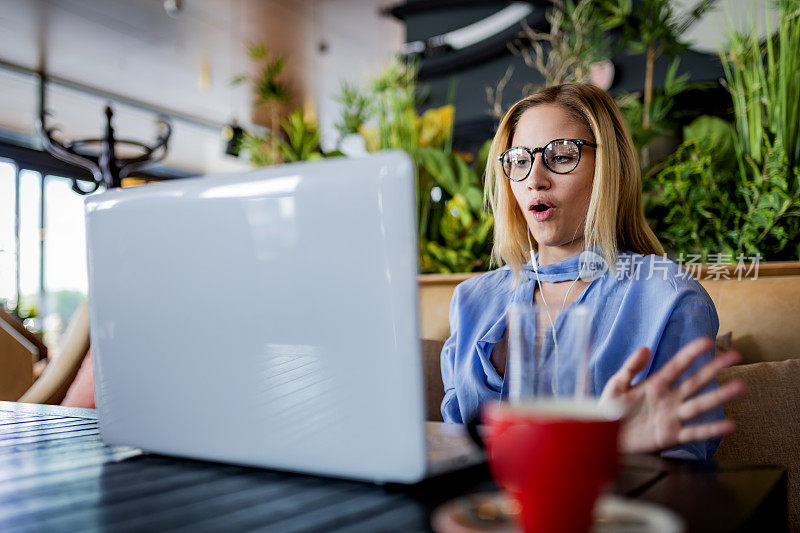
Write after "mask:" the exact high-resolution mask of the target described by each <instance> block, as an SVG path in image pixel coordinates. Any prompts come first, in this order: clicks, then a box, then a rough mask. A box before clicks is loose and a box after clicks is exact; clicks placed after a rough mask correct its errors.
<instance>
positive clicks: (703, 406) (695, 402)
mask: <svg viewBox="0 0 800 533" xmlns="http://www.w3.org/2000/svg"><path fill="white" fill-rule="evenodd" d="M744 390H745V385H744V382H743V381H732V382H731V383H728V384H726V385H724V386H722V387H720V388H718V389H715V390H712V391H709V392H706V393H705V394H701V395H700V396H697V397H696V398H692V399H691V400H688V401H686V402H684V403H682V404H681V406H680V407H679V408H678V413H677V414H678V419H679V420H680V421H681V422H684V423H686V422H689V421H690V420H693V419H695V418H697V417H698V416H700V415H702V414H704V413H707V412H709V411H711V410H712V409H716V408H717V407H719V406H721V405H722V404H723V403H725V402H727V401H729V400H732V399H733V398H736V397H737V396H739V395H741V394H742V393H744ZM684 429H686V428H684Z"/></svg>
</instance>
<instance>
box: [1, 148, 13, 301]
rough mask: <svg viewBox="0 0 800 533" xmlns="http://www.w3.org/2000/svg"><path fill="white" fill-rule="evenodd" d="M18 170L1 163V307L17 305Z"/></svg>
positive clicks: (8, 164) (9, 164)
mask: <svg viewBox="0 0 800 533" xmlns="http://www.w3.org/2000/svg"><path fill="white" fill-rule="evenodd" d="M16 182H17V169H16V168H15V167H14V165H12V164H11V163H7V162H4V161H0V305H1V304H2V303H3V302H6V305H7V306H9V307H15V306H16V305H17V260H16V253H17V250H16V242H17V239H16V232H15V230H14V226H15V224H16V222H15V219H16V205H17V183H16Z"/></svg>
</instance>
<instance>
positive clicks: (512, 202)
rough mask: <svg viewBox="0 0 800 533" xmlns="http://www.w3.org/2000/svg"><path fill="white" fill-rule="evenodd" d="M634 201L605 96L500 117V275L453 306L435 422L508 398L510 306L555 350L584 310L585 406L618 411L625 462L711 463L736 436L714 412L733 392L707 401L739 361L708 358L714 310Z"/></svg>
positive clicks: (574, 87)
mask: <svg viewBox="0 0 800 533" xmlns="http://www.w3.org/2000/svg"><path fill="white" fill-rule="evenodd" d="M641 194H642V186H641V173H640V170H639V166H638V161H637V157H636V152H635V150H634V146H633V141H632V139H631V136H630V133H629V131H628V128H627V125H626V124H625V121H624V119H623V118H622V115H621V113H620V111H619V108H618V107H617V105H616V104H615V102H614V100H613V99H612V98H611V97H609V96H608V94H606V93H605V92H604V91H602V90H600V89H598V88H596V87H594V86H591V85H580V84H564V85H560V86H556V87H550V88H547V89H544V90H542V91H540V92H538V93H536V94H534V95H532V96H529V97H527V98H524V99H523V100H520V101H519V102H517V103H516V104H514V105H513V106H512V107H511V109H510V110H509V111H508V113H506V115H505V117H504V118H503V120H502V121H501V122H500V126H499V129H498V131H497V134H496V135H495V137H494V140H493V142H492V147H491V151H490V155H489V164H488V165H487V170H486V191H485V196H486V200H487V204H489V205H490V206H491V208H492V211H493V213H494V217H495V226H494V249H493V256H494V259H495V260H496V261H497V263H498V264H499V265H505V266H503V267H502V268H499V269H497V270H494V271H490V272H487V273H485V274H483V275H481V276H478V277H475V278H472V279H470V280H468V281H465V282H464V283H461V284H460V285H459V286H458V287H456V290H455V292H454V294H453V299H452V301H451V305H450V332H451V335H450V338H449V339H448V340H447V341H446V342H445V345H444V348H443V350H442V378H443V381H444V388H445V397H444V400H443V402H442V416H443V417H444V420H445V421H446V422H465V421H467V420H468V419H470V418H472V417H474V416H476V415H477V413H478V411H479V406H480V404H481V403H482V402H484V401H486V400H489V399H498V398H500V397H501V396H503V395H504V394H505V393H506V392H505V391H506V390H507V383H506V379H505V377H506V373H505V368H506V367H505V362H506V351H507V345H508V333H507V330H506V312H507V309H508V307H509V305H510V304H511V303H514V302H526V303H531V302H533V303H535V304H537V306H541V307H546V309H547V310H548V311H549V314H550V317H551V319H552V320H553V322H552V325H551V327H552V328H555V329H556V332H557V335H556V337H558V336H562V335H563V331H561V329H563V328H564V327H565V326H564V325H563V323H560V321H559V318H558V315H559V313H560V312H561V311H562V310H565V309H568V308H569V307H570V306H572V305H577V304H582V305H585V306H587V307H588V308H589V309H590V310H591V314H592V338H593V348H592V354H591V359H590V388H591V389H592V391H591V392H593V393H594V394H596V395H600V394H602V395H603V396H605V397H615V398H619V399H621V400H623V401H624V402H625V403H626V404H627V405H628V409H629V410H628V414H627V416H626V421H625V424H624V425H623V428H622V434H621V440H620V445H621V448H622V450H623V451H628V452H650V451H659V450H668V449H673V448H674V449H675V451H671V453H673V454H675V455H687V452H688V453H689V454H691V455H692V456H695V457H698V458H703V459H707V458H710V457H711V455H712V454H713V453H714V450H715V449H716V445H717V443H718V437H720V436H722V435H724V434H726V433H729V432H731V431H733V423H732V422H731V421H726V420H724V418H723V416H722V408H721V406H722V404H723V403H724V402H725V401H727V400H729V399H731V398H733V397H735V396H737V395H739V394H741V393H742V392H743V390H744V386H743V384H742V383H740V382H734V383H730V384H728V385H726V386H724V387H721V388H717V387H716V382H715V376H716V374H717V373H718V372H719V371H720V370H721V369H722V368H724V367H727V366H729V365H731V364H733V363H735V362H736V361H738V358H739V356H738V354H736V353H735V352H728V353H725V354H720V355H718V356H717V357H716V358H715V357H714V345H713V342H712V340H711V339H713V338H714V337H715V336H716V334H717V330H718V328H719V322H718V318H717V313H716V310H715V308H714V304H713V302H712V301H711V298H710V297H709V296H708V294H707V293H706V291H705V290H704V289H703V288H702V287H701V286H700V284H699V283H697V281H695V280H694V279H693V278H692V277H691V276H690V275H688V273H686V271H685V270H684V269H682V268H681V267H680V266H678V265H677V264H675V263H673V262H671V261H669V260H667V259H666V258H665V257H664V250H663V248H662V247H661V245H660V243H659V242H658V239H657V238H656V237H655V235H654V234H653V232H652V231H651V230H650V228H649V227H648V226H647V222H646V221H645V218H644V214H643V212H642V205H641ZM587 251H589V252H592V253H593V254H596V255H594V256H593V257H602V259H603V261H604V263H605V265H606V266H607V270H606V271H605V273H603V274H602V275H599V276H596V277H594V279H591V278H590V277H587V276H585V275H583V274H584V273H585V270H582V267H585V263H584V261H583V260H584V259H585V257H586V255H582V253H584V252H587ZM534 262H535V264H534ZM562 318H563V317H562ZM561 322H563V320H562V321H561ZM560 328H561V329H560ZM551 332H552V330H551ZM548 336H549V334H548V335H545V336H544V341H545V346H544V348H543V349H545V353H547V352H548V350H549V352H550V353H549V355H547V356H546V357H545V358H544V361H545V363H544V368H543V371H544V372H546V373H547V374H548V375H549V376H551V383H552V388H553V392H554V393H555V394H557V393H558V388H559V384H561V385H562V390H567V388H568V386H569V385H570V383H569V380H570V379H573V380H574V375H575V368H574V365H573V367H572V368H570V365H569V364H564V362H563V361H562V366H561V368H559V367H558V362H557V361H558V357H557V356H556V357H553V356H552V351H553V348H554V347H553V346H552V345H551V346H549V347H548V346H547V341H548V340H549V338H548ZM555 349H556V351H557V350H558V347H555ZM561 351H562V352H564V351H565V348H564V347H562V350H561Z"/></svg>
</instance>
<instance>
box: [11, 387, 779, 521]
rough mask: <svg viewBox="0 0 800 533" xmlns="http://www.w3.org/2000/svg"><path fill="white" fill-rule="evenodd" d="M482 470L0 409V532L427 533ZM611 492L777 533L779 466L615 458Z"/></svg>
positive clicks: (483, 477)
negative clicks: (138, 443)
mask: <svg viewBox="0 0 800 533" xmlns="http://www.w3.org/2000/svg"><path fill="white" fill-rule="evenodd" d="M493 489H495V486H494V484H493V482H492V481H491V478H490V476H489V472H488V469H487V467H486V466H480V467H474V468H472V469H470V470H466V471H463V472H459V473H457V474H452V475H448V476H443V477H440V478H436V479H432V480H428V481H426V482H424V483H420V484H418V485H414V486H410V487H408V486H400V485H386V486H375V485H371V484H367V483H358V482H353V481H342V480H336V479H327V478H319V477H314V476H305V475H298V474H287V473H281V472H275V471H269V470H259V469H253V468H243V467H236V466H229V465H221V464H216V463H207V462H201V461H190V460H183V459H174V458H168V457H162V456H156V455H149V454H145V453H142V452H141V451H139V450H135V449H131V448H123V447H108V446H105V445H103V443H102V442H101V440H100V437H99V434H98V429H97V418H96V414H95V412H94V411H93V410H89V409H70V408H66V407H57V406H39V405H30V404H17V403H10V402H0V531H3V532H16V531H20V532H22V531H91V530H109V531H164V530H186V531H226V532H232V531H244V530H270V531H281V532H290V531H365V532H372V531H425V530H428V529H429V527H430V526H429V523H430V515H431V512H432V511H433V510H434V509H435V508H436V507H438V506H439V505H440V504H442V503H443V502H445V501H447V500H449V499H452V498H454V497H457V496H461V495H464V494H467V493H470V492H474V491H486V490H493ZM612 491H613V492H614V493H616V494H620V495H624V496H628V497H632V498H640V499H642V500H646V501H650V502H654V503H658V504H660V505H663V506H665V507H668V508H670V509H672V510H673V511H675V512H677V513H678V514H679V515H681V516H682V517H683V518H684V520H685V521H686V523H687V526H688V531H690V532H694V531H698V532H700V531H703V532H707V531H776V530H777V531H781V530H785V529H786V475H785V472H784V471H783V469H780V468H776V467H755V466H729V467H724V466H717V465H713V464H703V465H697V464H692V463H688V462H681V461H667V460H663V459H659V458H656V457H649V456H633V457H625V458H623V463H622V467H621V469H620V474H619V476H618V478H617V480H616V482H615V484H614V486H613V488H612Z"/></svg>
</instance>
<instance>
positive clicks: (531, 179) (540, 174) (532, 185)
mask: <svg viewBox="0 0 800 533" xmlns="http://www.w3.org/2000/svg"><path fill="white" fill-rule="evenodd" d="M527 181H528V183H527V185H528V189H530V190H532V191H546V190H547V189H549V188H550V185H551V181H550V170H548V168H547V167H546V166H544V161H542V154H536V157H534V159H533V166H532V167H531V173H530V175H528V180H527Z"/></svg>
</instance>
